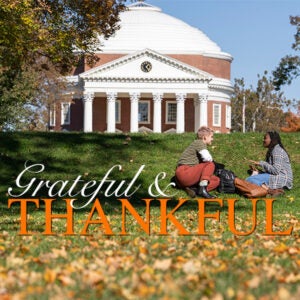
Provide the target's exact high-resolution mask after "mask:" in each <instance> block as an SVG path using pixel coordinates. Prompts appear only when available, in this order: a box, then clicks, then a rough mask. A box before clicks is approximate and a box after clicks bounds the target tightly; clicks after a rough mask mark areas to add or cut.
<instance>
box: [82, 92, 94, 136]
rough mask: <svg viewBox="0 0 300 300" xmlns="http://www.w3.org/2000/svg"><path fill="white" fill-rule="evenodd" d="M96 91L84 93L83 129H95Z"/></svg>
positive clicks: (88, 130) (89, 130)
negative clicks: (94, 104)
mask: <svg viewBox="0 0 300 300" xmlns="http://www.w3.org/2000/svg"><path fill="white" fill-rule="evenodd" d="M94 96H95V95H94V93H91V92H86V93H84V95H83V131H84V132H92V131H93V101H94Z"/></svg>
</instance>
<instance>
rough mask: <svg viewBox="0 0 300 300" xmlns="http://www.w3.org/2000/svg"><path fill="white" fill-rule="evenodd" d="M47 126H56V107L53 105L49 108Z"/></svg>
mask: <svg viewBox="0 0 300 300" xmlns="http://www.w3.org/2000/svg"><path fill="white" fill-rule="evenodd" d="M49 125H50V126H55V125H56V105H55V104H53V105H51V106H50V110H49Z"/></svg>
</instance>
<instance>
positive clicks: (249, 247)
mask: <svg viewBox="0 0 300 300" xmlns="http://www.w3.org/2000/svg"><path fill="white" fill-rule="evenodd" d="M281 137H282V141H283V144H284V145H285V147H286V149H287V151H288V152H289V155H290V157H291V161H292V166H293V172H294V188H293V189H292V190H291V191H288V192H286V194H285V195H283V196H281V197H278V198H277V199H276V200H275V201H274V203H273V216H272V217H273V228H274V231H278V232H279V231H281V232H282V231H285V230H287V229H288V228H290V227H291V226H293V232H292V234H290V235H287V236H280V235H275V236H268V235H265V226H266V222H267V220H266V203H265V202H264V201H259V202H258V203H257V207H256V212H257V226H256V227H255V230H253V232H252V233H251V234H248V235H241V234H240V235H239V234H234V233H233V232H232V230H231V229H232V228H230V226H229V221H228V214H229V211H228V203H229V202H228V201H227V199H229V198H234V199H237V201H236V203H235V220H236V223H235V228H236V230H237V231H238V232H250V231H251V228H252V223H253V210H252V207H253V202H252V201H251V200H249V199H245V198H243V197H240V196H238V195H222V194H221V195H219V198H220V199H222V201H223V202H222V204H221V203H220V202H219V203H217V202H214V203H207V205H206V208H205V209H206V213H207V214H211V215H213V214H216V212H217V211H219V213H220V220H219V221H218V220H216V218H207V220H206V221H205V224H206V225H205V226H206V227H205V228H206V233H207V235H206V236H204V235H200V234H198V232H199V231H197V230H198V227H199V222H198V221H199V215H198V210H199V207H200V206H199V205H201V204H199V203H198V202H197V200H191V199H189V200H188V201H187V202H185V203H184V204H182V206H181V207H180V208H178V205H179V201H180V198H186V199H188V197H187V195H186V194H185V193H184V192H183V191H178V190H174V189H173V188H170V187H168V188H166V189H165V187H166V186H167V185H168V184H169V181H170V178H171V177H172V176H173V175H174V171H175V167H176V163H177V160H178V158H179V156H180V154H181V153H182V151H183V150H184V148H185V147H186V146H187V145H188V144H189V143H190V142H191V141H192V140H193V139H194V135H193V134H180V135H176V134H129V135H123V134H97V133H91V134H83V133H30V132H22V133H21V132H20V133H1V134H0V139H1V143H0V166H1V172H0V196H1V202H0V212H1V216H0V224H1V225H0V229H1V231H0V275H1V278H2V282H1V283H0V293H1V294H0V295H4V296H7V297H9V296H12V295H15V296H19V297H24V298H27V299H50V298H52V297H53V298H57V299H59V298H63V299H99V298H101V297H103V298H104V299H106V298H107V297H111V298H112V299H140V298H145V299H202V298H201V297H208V298H209V299H210V298H213V297H223V298H218V299H246V298H247V297H248V298H249V299H257V298H259V297H264V298H263V299H293V297H295V299H296V298H297V297H298V298H299V296H300V290H299V288H298V286H299V282H300V277H299V267H300V250H299V249H300V248H299V239H300V237H299V228H300V227H299V219H300V217H299V215H300V214H299V208H300V204H299V203H300V202H299V199H300V176H299V174H300V151H299V146H300V134H299V133H290V134H282V135H281ZM262 139H263V135H262V134H258V133H247V134H241V133H234V134H230V135H223V134H215V138H214V143H213V145H212V146H211V148H210V151H211V153H212V155H213V157H214V159H215V160H216V161H217V162H220V163H224V164H225V165H226V168H227V169H231V170H233V171H234V172H235V173H236V175H237V176H239V177H241V178H245V177H247V173H246V171H247V169H248V163H247V161H246V160H245V158H248V159H253V160H259V159H264V157H265V153H266V149H265V148H263V147H262ZM37 164H39V165H40V166H35V167H32V169H31V172H26V173H25V174H24V175H23V176H22V177H20V182H19V185H22V186H23V187H22V188H20V187H19V188H17V187H16V180H18V175H19V174H20V173H21V172H22V171H23V170H24V168H25V166H27V167H28V166H32V165H37ZM42 165H43V167H44V170H43V171H42V172H39V170H40V168H41V166H42ZM111 168H113V169H111ZM110 169H111V171H109V170H110ZM107 172H109V174H108V176H107V179H108V180H111V181H110V182H108V181H107V182H106V183H105V184H103V186H102V187H101V189H100V191H99V193H97V197H98V198H99V200H100V203H101V208H102V209H103V213H104V214H105V217H106V220H107V222H108V224H109V225H107V224H106V225H105V224H103V223H101V224H91V225H89V226H88V230H87V233H88V234H89V235H81V233H82V230H83V227H84V225H85V224H86V220H87V219H88V218H89V214H90V210H91V208H92V206H93V202H91V203H90V204H89V205H87V202H88V201H87V199H88V197H83V196H80V195H79V196H78V197H77V196H76V198H78V199H79V200H78V201H77V202H75V203H79V204H78V206H80V205H84V206H85V207H84V208H82V209H78V210H74V212H73V214H74V216H73V217H74V230H73V231H74V235H73V236H72V235H64V233H65V232H66V220H64V219H53V220H52V231H53V235H45V234H43V232H44V231H45V222H46V223H47V221H45V219H46V217H45V205H44V202H43V201H42V200H40V199H42V198H56V199H57V200H56V201H54V204H53V207H52V212H53V214H65V211H66V210H65V207H66V203H65V201H62V198H64V197H59V196H56V194H57V193H59V192H60V194H61V195H63V194H64V193H66V191H68V190H69V189H70V188H71V187H72V184H73V183H74V181H75V180H76V178H77V179H78V182H77V183H78V184H77V185H76V188H74V190H73V193H75V192H79V191H80V189H82V187H83V186H84V184H87V183H88V182H90V183H89V186H88V187H86V190H85V195H88V194H92V193H93V191H94V190H95V187H97V186H99V182H100V181H101V180H102V179H103V178H104V177H105V174H106V173H107ZM162 172H164V173H165V174H166V177H165V178H163V176H162V175H158V174H160V173H162ZM157 176H159V177H160V178H161V179H160V181H159V184H158V185H159V188H160V189H161V190H164V189H165V190H164V192H165V193H166V194H167V195H173V194H175V195H174V196H170V197H168V198H170V199H171V200H170V201H168V203H167V210H168V212H170V211H171V210H172V209H173V210H174V215H175V216H176V219H177V220H178V222H180V224H181V225H182V227H184V228H185V229H186V231H187V232H188V233H189V234H186V235H180V230H179V228H180V226H179V225H178V226H176V224H175V223H176V222H175V223H174V222H172V221H170V220H169V221H168V224H167V228H166V230H167V234H164V235H162V234H160V233H161V232H162V231H161V219H160V218H161V214H162V202H159V201H158V200H155V201H152V202H151V205H150V206H151V216H150V217H151V233H150V234H149V235H148V234H146V233H145V232H144V230H143V229H142V226H140V225H141V224H142V219H143V220H145V218H146V217H144V216H145V212H146V210H145V201H144V200H142V199H145V198H156V197H151V195H149V192H148V189H149V187H151V188H152V191H153V193H156V189H155V186H154V185H153V183H154V180H155V178H156V177H157ZM47 181H48V183H46V182H47ZM66 181H69V182H68V184H67V185H66V186H65V189H62V185H63V182H66ZM113 181H114V182H113ZM40 182H43V185H41V186H39V184H40ZM54 182H56V184H55V186H52V187H51V184H53V183H54ZM122 182H123V184H122V185H121V183H122ZM93 184H94V185H93ZM29 185H30V188H29V189H28V191H27V193H24V195H22V198H36V199H39V207H37V206H36V205H35V204H33V203H31V204H29V205H28V210H27V230H28V232H30V235H28V236H27V235H18V233H19V231H20V223H19V220H20V206H19V205H18V203H13V204H12V205H11V207H10V208H8V207H7V200H8V198H13V197H11V196H9V195H8V188H9V187H10V188H12V190H11V194H14V195H21V194H22V193H23V192H24V191H25V190H26V187H27V186H29ZM47 185H48V187H47ZM109 187H110V188H109ZM35 189H39V190H38V191H37V192H36V194H34V190H35ZM126 189H127V194H126V193H125V191H126ZM49 190H51V191H50V192H49ZM117 192H118V193H119V194H120V195H121V197H116V196H115V195H114V194H115V193H117ZM49 193H52V194H53V195H54V196H53V197H49ZM124 194H125V195H124ZM50 196H51V195H50ZM118 198H126V199H128V201H129V203H131V205H132V207H133V208H134V209H135V210H136V211H137V213H138V214H140V215H141V218H142V219H141V220H140V223H138V222H137V220H136V218H134V217H132V216H131V214H130V213H128V214H127V217H126V233H127V234H126V235H121V234H120V233H121V232H122V230H123V229H122V222H123V224H124V222H125V221H124V220H123V219H122V205H121V202H120V201H119V200H118ZM159 198H166V197H162V196H159ZM177 208H178V209H177ZM97 212H98V213H99V211H97V210H95V216H94V218H93V220H97V218H96V217H97ZM101 216H102V221H103V218H104V217H103V215H101V214H100V216H98V223H99V222H100V221H101ZM99 220H100V221H99ZM95 222H96V221H95ZM108 226H110V229H111V231H112V232H113V234H111V235H108V234H107V230H106V229H107V228H108ZM20 266H21V269H20ZM278 295H279V296H278ZM280 295H283V296H282V297H284V296H287V298H280ZM275 296H276V297H277V298H274V297H275ZM251 297H254V298H251ZM8 299H9V298H8ZM203 299H205V298H203Z"/></svg>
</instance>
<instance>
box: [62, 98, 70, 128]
mask: <svg viewBox="0 0 300 300" xmlns="http://www.w3.org/2000/svg"><path fill="white" fill-rule="evenodd" d="M70 111H71V103H70V102H64V103H62V104H61V125H69V124H70V123H71V114H70Z"/></svg>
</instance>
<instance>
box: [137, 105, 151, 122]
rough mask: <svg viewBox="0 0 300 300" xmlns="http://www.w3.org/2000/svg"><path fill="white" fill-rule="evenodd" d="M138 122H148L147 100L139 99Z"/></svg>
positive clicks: (148, 108) (148, 107)
mask: <svg viewBox="0 0 300 300" xmlns="http://www.w3.org/2000/svg"><path fill="white" fill-rule="evenodd" d="M139 123H150V102H149V101H139Z"/></svg>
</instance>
